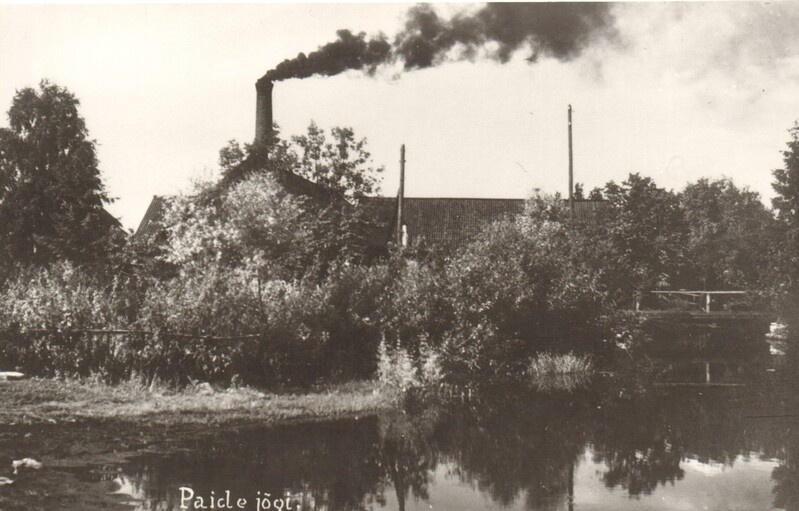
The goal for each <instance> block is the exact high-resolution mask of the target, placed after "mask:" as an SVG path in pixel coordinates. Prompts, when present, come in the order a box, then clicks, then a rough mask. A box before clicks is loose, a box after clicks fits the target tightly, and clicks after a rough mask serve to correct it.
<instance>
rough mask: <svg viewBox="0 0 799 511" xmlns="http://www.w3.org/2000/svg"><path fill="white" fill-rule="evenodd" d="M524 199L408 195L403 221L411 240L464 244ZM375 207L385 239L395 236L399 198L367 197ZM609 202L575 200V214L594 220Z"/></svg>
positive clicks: (510, 213) (512, 212) (511, 212)
mask: <svg viewBox="0 0 799 511" xmlns="http://www.w3.org/2000/svg"><path fill="white" fill-rule="evenodd" d="M524 202H525V201H524V199H462V198H456V197H450V198H424V197H406V198H405V200H404V202H403V209H404V211H403V223H404V224H405V225H406V227H407V231H408V242H409V243H411V244H413V243H419V242H422V241H423V242H424V243H427V244H434V245H442V244H444V245H451V244H456V245H457V244H461V243H463V242H465V241H468V240H469V239H471V238H473V237H474V236H476V235H477V234H478V233H479V232H480V229H482V228H483V227H484V226H486V225H488V224H490V223H492V222H496V221H498V220H502V219H504V218H508V217H510V216H513V215H516V214H519V213H521V212H522V211H523V210H524ZM365 203H366V204H369V205H371V206H372V207H373V209H374V211H375V216H376V218H375V220H377V221H379V222H381V223H383V224H385V225H388V226H390V228H389V230H388V232H387V233H386V234H385V236H384V237H385V241H390V240H393V239H394V232H395V229H396V225H397V224H396V215H397V199H396V198H394V197H367V198H366V199H365ZM606 206H607V202H605V201H589V200H576V201H574V216H575V218H576V219H577V220H579V221H585V220H588V221H591V220H595V219H596V217H597V213H598V212H599V211H600V210H601V209H603V208H604V207H606Z"/></svg>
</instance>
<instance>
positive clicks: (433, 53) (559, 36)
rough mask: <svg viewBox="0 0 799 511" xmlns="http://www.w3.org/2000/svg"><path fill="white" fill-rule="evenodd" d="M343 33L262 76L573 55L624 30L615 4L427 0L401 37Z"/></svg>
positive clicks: (407, 22)
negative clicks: (446, 7) (444, 2)
mask: <svg viewBox="0 0 799 511" xmlns="http://www.w3.org/2000/svg"><path fill="white" fill-rule="evenodd" d="M337 34H338V39H337V40H335V41H333V42H330V43H328V44H326V45H324V46H321V47H320V48H319V49H318V50H317V51H315V52H312V53H310V54H308V55H307V56H306V55H305V54H303V53H300V54H299V55H297V57H295V58H293V59H287V60H284V61H283V62H281V63H280V64H278V65H277V66H276V67H275V68H274V69H272V70H271V71H269V72H267V73H266V75H264V77H263V78H262V80H270V81H278V80H286V79H289V78H306V77H309V76H312V75H324V76H331V75H336V74H339V73H342V72H344V71H346V70H349V69H354V70H363V71H364V72H366V73H367V74H369V75H373V74H374V73H375V71H376V70H377V68H378V67H379V66H380V65H382V64H390V63H400V64H401V65H402V67H403V68H404V69H405V70H406V71H410V70H413V69H422V68H427V67H433V66H436V65H438V64H441V63H442V62H445V61H447V60H452V59H455V60H463V59H469V60H473V59H475V58H478V57H481V56H482V57H486V58H490V59H494V60H497V61H499V62H503V63H504V62H507V61H508V60H510V58H511V57H512V56H513V54H514V53H515V52H516V51H517V50H521V49H524V48H526V49H528V50H529V51H530V55H529V58H528V60H530V61H531V62H535V61H536V60H537V59H538V58H539V57H541V56H545V57H554V58H557V59H560V60H569V59H572V58H574V57H577V56H578V55H580V53H581V52H582V51H583V50H584V49H585V48H586V47H588V46H589V45H590V44H591V43H592V42H594V41H596V40H601V39H612V38H614V37H615V35H616V32H615V28H614V18H613V16H612V14H611V5H609V4H605V3H571V2H568V3H489V4H486V5H485V6H484V7H482V8H480V9H478V10H477V11H476V12H472V13H468V14H466V13H460V14H456V15H454V16H452V17H451V18H449V19H446V18H442V17H441V16H439V15H438V14H437V13H436V11H435V9H434V8H433V7H432V6H430V5H426V4H422V5H418V6H416V7H413V8H411V9H410V10H409V11H408V13H407V17H406V20H405V24H404V28H403V29H402V30H401V31H400V32H399V33H398V34H397V35H396V36H394V38H393V42H389V40H388V39H387V38H386V36H384V35H382V34H380V35H378V36H376V37H372V38H367V37H366V35H365V34H364V33H359V34H357V35H356V34H353V33H352V32H350V31H349V30H339V31H338V33H337ZM453 52H457V54H456V55H453V54H452V53H453Z"/></svg>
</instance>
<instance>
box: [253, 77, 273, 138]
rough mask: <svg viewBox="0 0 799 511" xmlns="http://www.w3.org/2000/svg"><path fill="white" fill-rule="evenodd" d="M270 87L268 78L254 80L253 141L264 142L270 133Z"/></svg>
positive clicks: (270, 83)
mask: <svg viewBox="0 0 799 511" xmlns="http://www.w3.org/2000/svg"><path fill="white" fill-rule="evenodd" d="M272 87H274V84H273V83H272V82H271V81H270V80H264V79H261V80H258V81H257V82H255V91H256V94H257V96H256V101H255V142H256V143H266V142H268V141H269V137H270V135H271V134H272Z"/></svg>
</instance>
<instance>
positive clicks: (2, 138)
mask: <svg viewBox="0 0 799 511" xmlns="http://www.w3.org/2000/svg"><path fill="white" fill-rule="evenodd" d="M78 105H79V101H78V100H77V99H76V98H75V96H74V95H72V94H71V93H70V92H69V91H68V90H67V89H65V88H62V87H59V86H57V85H55V84H52V83H50V82H48V81H46V80H44V81H42V82H41V83H40V84H39V90H38V91H37V90H34V89H33V88H25V89H22V90H20V91H18V92H17V93H16V95H15V96H14V99H13V102H12V105H11V109H10V110H9V112H8V119H9V128H2V129H0V252H1V253H2V257H3V258H4V259H5V260H6V261H11V262H22V263H49V262H52V261H55V260H71V261H74V262H92V261H98V260H103V259H104V258H106V257H107V256H108V254H109V252H110V251H111V249H112V248H113V247H114V245H115V244H117V243H119V242H120V237H121V236H122V233H121V229H119V223H118V222H117V220H116V219H114V218H113V217H111V216H110V215H109V214H108V213H107V212H106V211H105V209H104V208H103V205H104V204H106V203H108V202H110V201H109V199H108V196H107V195H106V192H105V188H104V186H103V183H102V180H101V178H100V171H99V169H98V168H97V156H96V152H95V142H94V141H93V140H90V139H89V138H88V137H89V133H88V130H87V129H86V123H85V121H84V120H83V118H82V117H81V116H80V115H79V113H78Z"/></svg>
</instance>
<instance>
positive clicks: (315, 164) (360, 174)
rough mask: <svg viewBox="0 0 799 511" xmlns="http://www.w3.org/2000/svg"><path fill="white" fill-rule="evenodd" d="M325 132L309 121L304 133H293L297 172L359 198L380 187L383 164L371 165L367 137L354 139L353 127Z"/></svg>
mask: <svg viewBox="0 0 799 511" xmlns="http://www.w3.org/2000/svg"><path fill="white" fill-rule="evenodd" d="M330 135H331V137H332V139H333V141H332V142H328V140H327V136H326V135H325V132H324V131H323V130H321V129H320V128H319V127H318V126H317V125H316V123H314V122H311V124H310V125H309V126H308V130H307V132H306V134H304V135H299V136H295V137H292V139H291V140H292V142H293V144H294V148H295V151H296V154H298V160H299V166H298V167H297V169H296V172H297V174H299V175H300V176H303V177H305V178H308V179H310V180H311V181H313V182H314V183H318V184H321V185H323V186H325V187H327V188H329V189H331V190H335V191H337V192H341V193H344V194H346V195H347V196H349V197H354V198H360V197H365V196H368V195H374V194H375V193H377V192H378V191H379V188H380V180H379V176H380V174H381V173H382V172H383V170H384V169H383V167H372V166H371V154H370V153H369V151H368V150H367V149H366V139H365V138H362V139H357V138H356V137H355V132H354V131H353V130H352V128H332V129H331V130H330Z"/></svg>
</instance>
